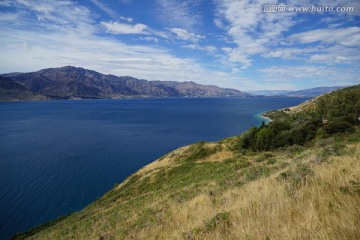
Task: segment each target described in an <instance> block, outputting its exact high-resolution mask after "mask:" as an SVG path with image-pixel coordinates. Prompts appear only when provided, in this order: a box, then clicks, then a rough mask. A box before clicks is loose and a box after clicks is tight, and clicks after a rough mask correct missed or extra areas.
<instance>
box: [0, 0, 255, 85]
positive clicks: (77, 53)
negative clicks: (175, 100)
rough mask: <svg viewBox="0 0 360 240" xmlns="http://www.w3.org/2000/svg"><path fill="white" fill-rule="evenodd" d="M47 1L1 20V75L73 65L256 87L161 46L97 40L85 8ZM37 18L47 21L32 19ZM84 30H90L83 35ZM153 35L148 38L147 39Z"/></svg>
mask: <svg viewBox="0 0 360 240" xmlns="http://www.w3.org/2000/svg"><path fill="white" fill-rule="evenodd" d="M31 3H32V2H31ZM47 3H48V1H45V0H44V1H40V0H38V1H36V2H35V1H34V5H32V4H20V3H19V6H20V9H18V12H17V13H16V14H15V15H13V16H11V17H9V16H7V17H5V19H4V18H1V17H0V32H1V38H0V53H1V58H0V72H1V73H6V72H14V71H16V72H19V71H20V72H27V71H36V70H39V69H43V68H48V67H60V66H65V65H74V66H79V67H84V68H88V69H93V70H95V71H99V72H102V73H105V74H114V75H118V76H124V75H128V76H134V77H138V78H144V79H149V80H175V81H196V82H199V83H202V84H215V85H219V86H222V87H235V88H239V89H244V88H247V87H249V86H250V87H251V88H253V86H256V83H254V82H253V81H251V80H249V79H244V78H239V77H237V76H234V75H231V74H229V73H226V72H222V71H215V70H208V69H206V68H204V67H203V66H202V65H201V64H199V63H198V62H196V61H195V60H192V59H189V58H181V57H177V56H174V55H172V54H171V53H170V51H168V50H167V49H165V48H162V47H160V46H159V47H150V46H141V45H135V44H132V45H129V44H125V43H123V42H121V41H119V40H117V39H116V38H109V37H104V36H99V35H97V33H98V32H100V29H99V27H98V26H97V25H95V24H93V20H92V14H91V12H90V11H89V10H88V9H87V8H84V7H82V6H79V5H77V4H76V3H71V2H58V1H55V2H53V3H52V4H53V5H51V6H48V5H47ZM18 8H19V7H18ZM23 12H25V14H24V13H23ZM34 14H36V16H42V17H43V18H42V19H41V20H40V19H39V18H38V17H37V18H34V17H33V16H34ZM11 19H16V21H12V20H11ZM40 26H41V28H40ZM113 26H119V25H117V24H115V25H113ZM120 26H121V27H120V28H115V29H112V30H113V31H117V32H132V33H134V32H138V33H143V32H144V31H146V29H147V28H145V27H140V28H139V29H136V27H134V26H136V25H130V24H127V26H126V27H123V25H120ZM110 27H111V26H110ZM82 29H88V30H87V31H85V33H84V31H82ZM119 29H120V30H119ZM145 37H149V38H147V39H145ZM151 37H152V36H150V35H147V36H144V40H151V39H150V38H151ZM154 39H155V38H154Z"/></svg>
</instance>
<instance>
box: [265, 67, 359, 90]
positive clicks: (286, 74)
mask: <svg viewBox="0 0 360 240" xmlns="http://www.w3.org/2000/svg"><path fill="white" fill-rule="evenodd" d="M259 71H260V72H262V73H263V74H264V77H265V79H266V81H268V82H272V83H277V84H279V83H282V82H294V83H295V82H297V81H304V79H306V80H309V79H311V80H312V82H313V84H317V85H320V84H321V85H322V86H333V85H334V84H338V85H351V84H356V83H358V80H357V76H358V75H359V73H360V71H359V70H355V69H351V68H349V69H347V71H345V72H344V71H342V70H341V69H340V68H337V67H328V66H314V65H304V66H273V67H269V68H262V69H259Z"/></svg>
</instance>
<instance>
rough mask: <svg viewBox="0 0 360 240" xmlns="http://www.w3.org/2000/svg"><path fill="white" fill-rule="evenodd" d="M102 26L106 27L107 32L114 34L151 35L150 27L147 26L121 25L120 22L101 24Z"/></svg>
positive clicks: (138, 24) (139, 24)
mask: <svg viewBox="0 0 360 240" xmlns="http://www.w3.org/2000/svg"><path fill="white" fill-rule="evenodd" d="M101 25H102V26H104V27H105V29H106V32H108V33H112V34H149V32H148V31H147V29H148V26H146V25H145V24H141V23H137V24H134V25H131V24H126V23H120V22H115V21H111V22H101Z"/></svg>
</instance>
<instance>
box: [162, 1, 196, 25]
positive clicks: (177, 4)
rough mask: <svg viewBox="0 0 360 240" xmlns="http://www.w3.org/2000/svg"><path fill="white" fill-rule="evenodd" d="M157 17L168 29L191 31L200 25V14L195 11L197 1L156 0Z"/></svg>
mask: <svg viewBox="0 0 360 240" xmlns="http://www.w3.org/2000/svg"><path fill="white" fill-rule="evenodd" d="M156 3H157V5H158V6H159V9H158V11H160V14H159V15H158V16H159V17H160V18H161V19H162V20H163V22H164V23H165V24H166V25H169V27H180V28H185V29H187V30H193V29H194V27H195V26H196V25H199V24H200V23H201V19H202V17H201V14H200V12H199V11H197V8H198V6H199V4H200V1H199V0H184V1H176V0H157V1H156Z"/></svg>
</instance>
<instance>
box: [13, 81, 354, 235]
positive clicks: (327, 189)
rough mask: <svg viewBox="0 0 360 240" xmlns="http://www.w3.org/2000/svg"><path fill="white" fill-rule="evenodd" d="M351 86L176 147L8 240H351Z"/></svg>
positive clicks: (352, 114)
mask: <svg viewBox="0 0 360 240" xmlns="http://www.w3.org/2000/svg"><path fill="white" fill-rule="evenodd" d="M358 96H360V86H355V87H351V88H347V89H343V90H340V91H336V92H333V93H331V94H327V95H324V96H322V97H319V98H317V99H315V100H313V101H309V102H307V103H305V104H302V105H300V106H298V107H297V108H290V109H283V110H280V111H273V112H270V113H268V114H267V115H268V116H271V117H272V118H274V121H272V122H271V123H269V124H263V125H262V126H259V127H253V128H252V129H250V130H248V131H247V132H245V133H243V134H241V135H240V136H237V137H232V138H227V139H224V140H222V141H219V142H216V143H208V142H199V143H196V144H193V145H190V146H185V147H182V148H179V149H177V150H175V151H173V152H171V153H169V154H167V155H165V156H163V157H162V158H160V159H158V160H157V161H155V162H153V163H151V164H149V165H147V166H145V167H144V168H142V169H141V170H139V171H138V172H136V173H135V174H133V175H132V176H130V177H129V178H128V179H127V180H125V181H124V182H123V183H122V184H120V185H118V186H116V187H114V189H113V190H111V191H109V192H108V193H107V194H105V195H104V196H103V197H102V198H100V199H99V200H98V201H96V202H94V203H93V204H91V205H89V206H88V207H86V208H85V209H84V210H82V211H80V212H76V213H73V214H71V215H69V216H66V217H63V218H60V219H58V220H56V221H54V222H51V223H48V224H45V225H42V226H39V227H38V228H35V229H32V230H31V231H29V232H27V233H24V234H19V235H17V236H16V237H15V238H16V239H360V144H359V141H360V129H359V123H360V121H359V119H358V118H359V117H360V116H359V110H360V105H359V103H360V98H359V97H358Z"/></svg>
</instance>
